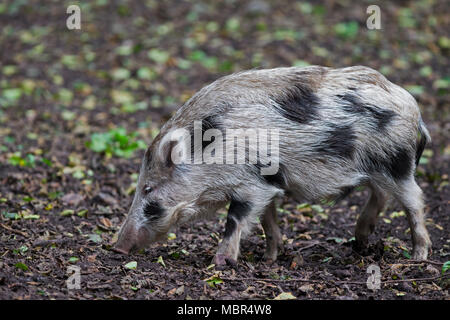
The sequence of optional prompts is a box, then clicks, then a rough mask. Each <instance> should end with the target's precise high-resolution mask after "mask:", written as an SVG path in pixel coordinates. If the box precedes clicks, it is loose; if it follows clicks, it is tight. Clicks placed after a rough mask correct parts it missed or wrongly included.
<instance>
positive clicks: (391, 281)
mask: <svg viewBox="0 0 450 320" xmlns="http://www.w3.org/2000/svg"><path fill="white" fill-rule="evenodd" d="M220 278H221V279H222V280H226V281H264V282H306V283H324V282H328V281H326V280H312V279H298V278H297V279H267V278H225V277H220ZM437 279H443V280H444V279H450V275H445V276H444V275H440V276H436V277H429V278H412V279H399V280H385V281H381V282H380V284H388V283H398V282H411V281H415V282H424V281H433V280H437ZM330 283H332V284H334V285H341V284H363V285H365V284H367V282H365V281H333V280H331V281H330Z"/></svg>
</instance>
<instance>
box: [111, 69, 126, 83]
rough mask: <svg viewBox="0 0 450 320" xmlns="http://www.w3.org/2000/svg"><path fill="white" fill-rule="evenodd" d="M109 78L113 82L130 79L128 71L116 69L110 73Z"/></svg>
mask: <svg viewBox="0 0 450 320" xmlns="http://www.w3.org/2000/svg"><path fill="white" fill-rule="evenodd" d="M111 77H112V78H113V79H114V80H124V79H128V78H129V77H130V71H129V70H128V69H125V68H116V69H114V70H113V71H112V72H111Z"/></svg>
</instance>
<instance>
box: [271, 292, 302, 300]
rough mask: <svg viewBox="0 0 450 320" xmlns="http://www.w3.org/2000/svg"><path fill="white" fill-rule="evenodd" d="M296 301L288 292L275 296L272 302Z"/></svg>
mask: <svg viewBox="0 0 450 320" xmlns="http://www.w3.org/2000/svg"><path fill="white" fill-rule="evenodd" d="M293 299H297V298H296V297H295V296H294V295H293V294H292V293H290V292H282V293H280V294H279V295H278V296H276V297H275V298H274V299H273V300H293Z"/></svg>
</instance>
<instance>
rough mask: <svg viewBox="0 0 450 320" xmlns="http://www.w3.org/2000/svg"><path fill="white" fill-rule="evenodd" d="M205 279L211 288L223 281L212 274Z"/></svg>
mask: <svg viewBox="0 0 450 320" xmlns="http://www.w3.org/2000/svg"><path fill="white" fill-rule="evenodd" d="M205 281H206V283H207V284H208V285H209V286H210V287H212V288H215V287H216V286H217V285H218V284H221V283H223V280H222V279H220V277H219V276H218V275H214V276H212V277H210V278H208V279H206V280H205Z"/></svg>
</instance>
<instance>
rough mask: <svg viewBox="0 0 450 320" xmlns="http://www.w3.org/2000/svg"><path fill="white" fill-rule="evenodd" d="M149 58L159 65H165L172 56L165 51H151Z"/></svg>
mask: <svg viewBox="0 0 450 320" xmlns="http://www.w3.org/2000/svg"><path fill="white" fill-rule="evenodd" d="M148 57H149V58H150V59H152V60H153V61H155V62H156V63H158V64H165V63H166V62H167V60H169V58H170V55H169V53H168V52H166V51H163V50H159V49H151V50H150V51H149V52H148Z"/></svg>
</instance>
